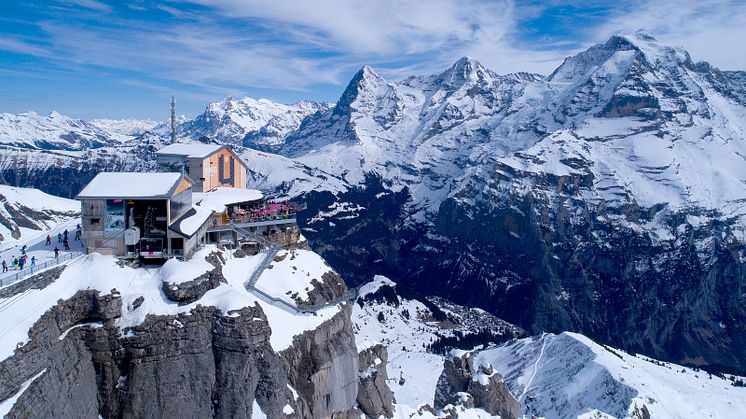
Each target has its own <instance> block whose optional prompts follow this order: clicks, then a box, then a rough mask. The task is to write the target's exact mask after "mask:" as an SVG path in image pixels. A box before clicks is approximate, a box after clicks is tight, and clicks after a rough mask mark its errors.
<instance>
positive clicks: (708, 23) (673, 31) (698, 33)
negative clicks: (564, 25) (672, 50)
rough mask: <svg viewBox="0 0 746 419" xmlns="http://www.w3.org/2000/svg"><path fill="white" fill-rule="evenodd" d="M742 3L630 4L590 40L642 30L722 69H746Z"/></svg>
mask: <svg viewBox="0 0 746 419" xmlns="http://www.w3.org/2000/svg"><path fill="white" fill-rule="evenodd" d="M744 22H746V3H744V2H743V1H741V0H735V1H733V0H700V1H697V2H683V1H679V0H659V1H655V2H644V3H634V4H630V5H628V6H627V7H625V8H624V9H622V10H620V12H619V13H617V14H616V15H614V16H612V17H611V18H610V19H609V20H607V21H606V22H604V23H603V24H602V25H599V26H597V27H594V28H592V29H593V34H592V37H591V39H594V40H597V41H599V40H602V39H605V38H607V37H608V36H609V35H611V34H613V33H617V32H623V33H632V32H634V31H635V30H638V29H644V30H646V31H648V32H650V33H651V34H653V35H654V36H655V37H656V38H657V39H658V40H659V41H660V42H662V43H664V44H668V45H671V46H677V47H683V48H685V49H686V50H688V51H689V52H690V53H691V54H692V56H693V57H692V58H693V59H695V60H705V61H709V62H711V63H713V64H714V65H716V66H719V67H722V68H724V69H741V70H743V69H746V42H745V41H746V27H745V26H744Z"/></svg>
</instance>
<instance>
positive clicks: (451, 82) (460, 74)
mask: <svg viewBox="0 0 746 419" xmlns="http://www.w3.org/2000/svg"><path fill="white" fill-rule="evenodd" d="M490 73H491V72H490V71H489V70H488V69H486V68H485V67H484V66H483V65H482V64H481V63H480V62H479V61H477V60H475V59H474V58H471V57H469V56H463V57H461V58H459V59H458V60H457V61H456V62H455V63H453V65H452V66H451V67H450V68H448V70H446V71H444V72H443V73H441V74H440V75H439V76H438V80H439V81H440V82H441V84H443V85H445V86H447V87H449V88H458V87H460V86H461V85H463V84H464V83H466V82H467V81H469V80H475V81H477V80H478V81H485V80H492V75H491V74H490Z"/></svg>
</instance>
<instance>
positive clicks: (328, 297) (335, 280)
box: [295, 270, 347, 309]
mask: <svg viewBox="0 0 746 419" xmlns="http://www.w3.org/2000/svg"><path fill="white" fill-rule="evenodd" d="M311 284H312V285H313V289H311V290H310V291H308V299H306V300H301V299H300V298H298V297H296V298H295V301H296V305H297V306H298V308H299V309H304V308H312V307H318V306H320V305H323V304H325V303H327V302H330V301H338V300H339V299H340V298H342V297H344V296H345V294H346V293H347V285H346V284H345V282H344V280H342V278H341V277H340V276H339V274H337V273H336V272H334V271H331V270H330V271H328V272H325V273H324V274H323V275H321V282H319V280H318V279H316V278H314V279H312V280H311Z"/></svg>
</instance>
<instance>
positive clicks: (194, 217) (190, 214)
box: [168, 206, 212, 237]
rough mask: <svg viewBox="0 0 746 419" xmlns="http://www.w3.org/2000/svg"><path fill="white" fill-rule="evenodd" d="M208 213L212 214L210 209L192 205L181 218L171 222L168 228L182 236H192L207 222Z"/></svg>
mask: <svg viewBox="0 0 746 419" xmlns="http://www.w3.org/2000/svg"><path fill="white" fill-rule="evenodd" d="M210 215H212V211H211V210H209V209H207V208H202V207H199V206H193V207H192V208H190V209H189V211H187V212H186V213H185V214H184V215H182V216H181V218H179V219H178V220H176V221H174V222H173V223H171V225H170V226H169V227H168V228H169V229H170V230H171V231H174V232H176V233H178V234H181V235H182V236H184V237H192V236H193V235H194V233H196V232H197V230H199V228H200V227H202V226H203V225H204V224H205V223H206V222H207V220H208V219H209V218H210Z"/></svg>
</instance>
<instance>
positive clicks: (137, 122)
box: [91, 118, 185, 137]
mask: <svg viewBox="0 0 746 419" xmlns="http://www.w3.org/2000/svg"><path fill="white" fill-rule="evenodd" d="M181 122H185V121H183V120H182V121H181ZM91 124H93V125H95V126H97V127H99V128H101V129H102V130H104V131H107V132H114V133H118V134H121V135H128V136H134V137H138V136H140V135H143V134H144V133H145V132H147V131H153V130H155V129H157V128H158V126H159V124H163V123H162V122H158V121H155V120H152V119H134V118H127V119H93V120H91Z"/></svg>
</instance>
